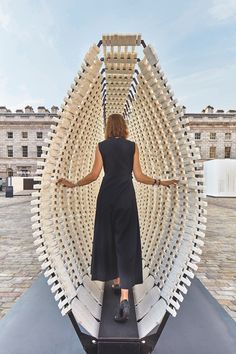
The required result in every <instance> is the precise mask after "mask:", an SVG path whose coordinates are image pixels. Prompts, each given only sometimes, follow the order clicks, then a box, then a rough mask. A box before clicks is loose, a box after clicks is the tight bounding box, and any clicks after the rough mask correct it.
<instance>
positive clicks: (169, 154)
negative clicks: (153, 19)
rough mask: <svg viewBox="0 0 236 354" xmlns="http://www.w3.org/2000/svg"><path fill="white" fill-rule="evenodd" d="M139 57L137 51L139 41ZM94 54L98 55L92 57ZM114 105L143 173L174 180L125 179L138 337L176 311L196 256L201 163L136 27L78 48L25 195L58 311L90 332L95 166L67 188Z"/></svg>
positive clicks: (96, 285)
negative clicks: (132, 203)
mask: <svg viewBox="0 0 236 354" xmlns="http://www.w3.org/2000/svg"><path fill="white" fill-rule="evenodd" d="M138 47H139V48H140V49H141V48H142V49H143V51H142V58H139V57H138V50H137V49H139V48H138ZM100 54H101V56H100ZM111 113H121V114H123V115H124V117H125V119H126V120H127V124H128V128H129V133H130V134H129V139H130V140H133V141H135V142H136V143H137V144H138V146H139V150H140V159H141V165H142V169H143V171H144V173H146V174H147V175H150V176H153V177H158V178H161V179H172V178H178V179H180V182H179V185H178V187H175V186H173V185H172V186H171V188H165V187H163V186H160V187H157V186H155V187H153V186H150V185H144V184H141V183H139V182H137V181H136V180H135V179H133V182H134V187H135V190H136V196H137V204H138V211H139V218H140V232H141V239H142V254H143V271H144V282H143V284H139V285H136V286H134V287H133V294H134V301H135V311H136V318H137V325H138V331H139V338H143V337H144V336H146V335H147V334H148V333H150V332H151V331H152V330H153V329H154V328H155V327H156V326H158V324H160V323H161V321H162V319H163V316H164V315H165V313H166V311H168V312H169V313H170V314H171V315H172V316H176V314H177V310H178V309H179V307H180V303H181V302H182V301H183V295H184V294H186V293H187V291H188V286H189V285H190V284H191V279H193V277H194V273H195V271H196V270H197V268H198V266H197V263H198V262H199V261H200V255H201V253H202V250H201V248H202V246H203V245H204V241H203V239H204V236H205V229H206V225H205V224H206V206H207V203H206V201H205V200H204V199H205V194H204V192H203V187H204V183H203V182H204V178H203V166H202V163H200V162H198V161H197V160H198V159H199V158H200V155H199V151H198V148H197V147H196V146H195V141H194V139H193V138H192V136H191V134H190V133H189V129H190V128H189V127H188V125H187V123H188V119H187V118H186V117H184V112H183V110H182V107H181V106H179V105H178V104H177V100H176V99H175V98H174V97H173V92H172V90H171V87H170V85H169V84H168V82H167V78H166V77H165V74H164V72H163V71H162V69H161V66H160V63H159V59H158V57H157V55H156V53H155V51H154V50H153V48H152V47H151V46H150V45H146V44H145V42H144V41H143V40H142V39H141V35H140V34H135V35H132V34H127V35H121V34H112V35H104V36H102V40H101V41H100V42H99V43H98V45H96V44H94V45H93V46H92V47H91V48H90V49H89V51H88V53H87V54H86V55H85V58H84V62H83V63H82V66H81V70H80V71H79V72H78V74H77V75H76V76H75V78H74V81H73V83H72V85H71V88H70V89H69V91H68V93H67V96H66V98H65V100H64V104H63V105H62V112H61V113H60V116H59V118H54V124H52V125H51V131H50V132H49V133H48V137H47V138H46V139H45V143H46V146H45V147H43V154H42V156H41V161H39V162H38V170H37V177H36V178H35V181H37V184H35V185H34V187H35V189H36V190H35V192H34V193H33V197H34V199H33V200H32V202H31V203H32V206H33V208H32V213H33V214H34V215H33V216H32V228H33V237H34V243H35V246H36V252H37V253H38V258H39V260H40V262H41V267H42V269H43V271H44V275H45V277H46V278H47V279H48V280H47V281H48V285H49V286H50V287H51V291H52V293H53V294H54V297H55V300H56V301H58V307H59V309H60V310H61V313H62V315H65V314H67V313H68V312H69V311H72V312H73V314H74V316H75V318H76V321H77V322H78V323H80V324H81V325H82V326H83V327H84V328H85V329H86V330H87V331H88V332H89V333H90V334H91V335H92V336H94V337H95V338H97V336H98V330H99V325H100V318H101V308H102V300H103V291H104V283H103V282H99V281H91V279H90V272H89V271H90V261H91V251H92V238H93V228H94V217H95V206H96V198H97V193H98V189H99V186H100V183H101V179H102V177H103V176H102V175H103V172H102V173H101V176H100V177H99V179H97V180H96V181H95V182H93V183H91V184H89V185H85V186H82V187H77V188H74V189H71V188H64V187H63V186H61V185H59V186H56V185H55V183H52V179H54V180H57V179H58V178H61V177H65V178H67V179H69V180H71V181H72V182H76V181H78V180H79V179H81V178H82V177H84V176H85V175H86V174H88V173H89V172H90V171H91V168H92V164H93V161H94V155H95V147H96V144H97V143H98V142H99V141H102V140H103V139H104V127H105V122H106V118H107V117H108V115H109V114H111Z"/></svg>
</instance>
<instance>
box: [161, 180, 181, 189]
mask: <svg viewBox="0 0 236 354" xmlns="http://www.w3.org/2000/svg"><path fill="white" fill-rule="evenodd" d="M177 183H179V180H178V179H166V180H161V183H160V185H161V186H164V187H168V188H170V186H171V185H172V184H173V185H175V186H176V185H177Z"/></svg>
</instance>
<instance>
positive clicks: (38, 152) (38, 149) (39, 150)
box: [37, 146, 42, 157]
mask: <svg viewBox="0 0 236 354" xmlns="http://www.w3.org/2000/svg"><path fill="white" fill-rule="evenodd" d="M41 154H42V146H37V157H41Z"/></svg>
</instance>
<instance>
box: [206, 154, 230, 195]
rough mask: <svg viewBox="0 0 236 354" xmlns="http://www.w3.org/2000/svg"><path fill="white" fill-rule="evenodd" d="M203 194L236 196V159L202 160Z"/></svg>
mask: <svg viewBox="0 0 236 354" xmlns="http://www.w3.org/2000/svg"><path fill="white" fill-rule="evenodd" d="M204 176H205V194H206V195H209V196H212V197H236V159H214V160H208V161H204Z"/></svg>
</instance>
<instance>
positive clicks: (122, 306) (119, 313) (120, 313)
mask: <svg viewBox="0 0 236 354" xmlns="http://www.w3.org/2000/svg"><path fill="white" fill-rule="evenodd" d="M129 312H130V304H129V301H128V300H126V299H125V300H122V301H121V302H120V303H119V306H118V308H117V310H116V313H115V317H114V320H115V321H117V322H125V321H127V320H128V319H129Z"/></svg>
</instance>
